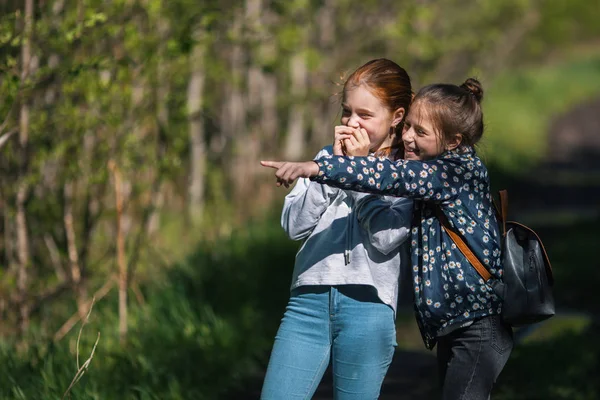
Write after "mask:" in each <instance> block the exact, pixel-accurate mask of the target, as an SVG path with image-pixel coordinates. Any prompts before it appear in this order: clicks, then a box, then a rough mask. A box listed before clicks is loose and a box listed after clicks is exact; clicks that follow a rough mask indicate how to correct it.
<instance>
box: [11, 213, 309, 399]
mask: <svg viewBox="0 0 600 400" xmlns="http://www.w3.org/2000/svg"><path fill="white" fill-rule="evenodd" d="M277 217H278V215H277ZM297 247H298V244H297V243H296V242H292V241H290V240H289V239H288V238H287V237H286V236H285V234H284V233H283V231H282V230H281V228H280V227H279V225H278V223H277V220H276V219H275V217H273V216H272V217H269V218H266V219H265V220H264V221H263V222H256V223H253V224H251V225H249V226H247V227H246V230H245V231H244V232H243V233H242V232H238V233H233V234H231V236H230V237H228V238H225V239H222V240H218V241H210V242H202V243H200V244H198V246H197V247H196V249H195V250H194V251H193V252H192V253H191V254H189V255H188V257H187V258H185V260H183V261H182V262H180V263H177V264H175V265H172V266H170V267H169V268H167V269H164V270H162V271H158V270H157V271H154V276H153V277H152V279H151V280H149V281H147V282H146V283H145V284H143V285H142V287H141V289H142V292H143V295H144V298H145V299H146V301H145V303H144V304H137V303H136V302H135V300H134V299H133V298H132V301H131V302H130V308H129V332H128V339H127V343H126V344H125V345H124V346H121V345H120V344H119V338H118V316H117V309H118V305H117V296H116V292H115V291H113V292H111V293H110V294H109V295H108V296H106V297H105V298H104V299H102V300H100V301H99V302H98V303H97V304H96V305H95V306H94V309H93V311H92V315H91V317H90V322H89V324H88V325H86V326H85V327H84V330H83V335H82V341H81V344H80V352H81V355H80V360H81V361H80V363H82V362H83V361H84V360H85V359H86V358H87V357H88V355H89V352H90V351H91V349H92V347H93V344H94V341H95V340H96V337H97V333H98V332H100V333H101V337H100V341H99V344H98V347H97V350H96V353H95V355H94V358H93V360H92V362H91V365H90V367H89V370H88V371H87V373H86V374H85V375H84V377H83V378H82V379H81V381H80V382H79V383H78V384H77V385H76V386H75V387H74V389H73V391H72V395H73V397H72V398H73V399H201V400H203V399H211V400H212V399H216V398H220V396H222V395H223V393H225V392H227V391H229V390H232V389H233V388H235V387H236V386H237V385H241V384H242V383H243V382H244V379H245V378H246V377H248V376H250V375H253V374H256V372H257V371H260V370H261V369H262V368H263V367H264V364H265V363H266V357H267V355H268V352H269V350H270V347H271V345H272V341H273V338H274V335H275V331H276V329H277V326H278V324H279V320H280V318H281V315H282V313H283V309H284V307H285V304H286V301H287V297H288V295H289V279H290V273H291V269H292V266H293V262H294V256H295V252H296V250H297ZM149 272H150V271H146V273H149ZM67 309H68V308H67ZM69 315H70V311H68V312H67V311H65V313H64V315H56V316H54V317H53V318H54V319H55V322H54V323H55V324H56V326H52V327H47V328H46V329H45V330H46V331H48V332H54V331H55V329H57V327H58V325H59V324H60V323H61V322H62V321H64V320H66V318H68V316H69ZM78 330H79V327H77V328H76V329H73V330H72V331H71V332H70V333H69V334H68V335H67V337H65V339H63V340H62V341H61V342H59V343H56V344H55V343H52V342H51V341H50V340H49V338H48V337H47V336H46V335H44V334H42V333H41V332H42V329H41V328H39V327H32V335H35V336H31V337H29V338H28V341H29V343H30V345H29V347H28V348H26V349H23V350H21V351H17V350H16V348H17V341H16V339H15V340H12V341H9V340H4V341H0V360H2V363H0V399H35V400H39V399H60V398H61V397H62V394H63V393H64V391H65V390H66V388H67V387H68V386H69V384H70V382H71V380H72V378H73V377H74V376H75V373H76V371H77V367H76V340H77V333H78Z"/></svg>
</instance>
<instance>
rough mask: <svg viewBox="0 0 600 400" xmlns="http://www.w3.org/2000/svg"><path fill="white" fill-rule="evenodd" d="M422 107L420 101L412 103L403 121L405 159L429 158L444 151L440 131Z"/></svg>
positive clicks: (422, 159) (423, 159)
mask: <svg viewBox="0 0 600 400" xmlns="http://www.w3.org/2000/svg"><path fill="white" fill-rule="evenodd" d="M424 107H425V105H424V104H423V103H421V102H417V103H416V104H415V103H413V105H412V106H411V108H410V111H409V113H408V115H407V116H406V120H405V121H404V129H403V130H402V142H403V143H404V158H405V159H406V160H421V161H425V160H430V159H432V158H435V157H437V156H439V155H440V154H442V152H443V151H444V148H443V147H442V144H441V140H440V133H439V131H438V129H436V128H435V125H434V124H433V122H432V121H431V119H430V118H429V116H428V114H427V113H426V112H423V111H424Z"/></svg>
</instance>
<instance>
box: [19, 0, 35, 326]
mask: <svg viewBox="0 0 600 400" xmlns="http://www.w3.org/2000/svg"><path fill="white" fill-rule="evenodd" d="M33 7H34V4H33V0H25V13H24V35H23V45H22V48H21V62H22V66H21V83H22V84H24V83H25V81H26V80H27V79H28V78H29V75H30V72H31V62H32V56H31V36H32V32H33ZM28 143H29V101H28V99H24V98H22V99H21V111H20V116H19V144H20V156H21V160H20V162H21V168H20V174H19V175H20V178H21V182H20V183H19V185H18V190H17V214H16V231H17V254H18V260H19V273H18V277H17V290H18V293H19V301H20V306H19V310H20V313H19V314H20V320H21V326H20V328H21V331H25V330H26V329H27V328H28V327H29V305H28V303H27V299H26V297H27V290H28V286H29V282H28V272H29V271H28V269H29V263H30V261H29V259H30V254H29V236H28V232H27V215H26V210H25V201H26V199H27V195H28V193H29V185H28V183H27V181H26V174H27V170H28V160H27V158H28V154H27V153H28Z"/></svg>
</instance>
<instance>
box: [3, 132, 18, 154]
mask: <svg viewBox="0 0 600 400" xmlns="http://www.w3.org/2000/svg"><path fill="white" fill-rule="evenodd" d="M15 133H17V129H13V130H11V131H8V132H6V133H5V134H4V135H2V136H0V149H1V148H2V146H4V145H5V144H6V142H8V139H10V137H11V136H12V135H13V134H15Z"/></svg>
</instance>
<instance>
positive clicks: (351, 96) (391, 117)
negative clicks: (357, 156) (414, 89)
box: [341, 85, 404, 152]
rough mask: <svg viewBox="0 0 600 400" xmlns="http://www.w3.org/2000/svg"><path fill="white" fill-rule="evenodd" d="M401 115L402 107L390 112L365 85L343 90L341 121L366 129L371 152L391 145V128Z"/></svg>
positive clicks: (353, 126) (344, 123) (402, 112)
mask: <svg viewBox="0 0 600 400" xmlns="http://www.w3.org/2000/svg"><path fill="white" fill-rule="evenodd" d="M403 115H404V109H402V108H401V109H399V110H396V112H391V111H390V110H389V109H388V108H386V107H385V105H384V104H383V103H382V102H381V101H380V100H379V99H378V98H377V97H376V96H375V95H373V93H371V91H370V90H369V89H368V87H367V86H365V85H359V86H354V87H350V88H347V89H346V91H345V92H344V100H343V102H342V118H341V123H342V125H346V126H349V127H352V128H359V127H360V128H363V129H364V130H366V131H367V134H368V135H369V140H370V141H371V145H370V148H369V150H370V151H371V152H376V151H378V150H380V149H382V148H384V147H388V146H390V145H391V143H392V133H393V129H391V128H392V127H393V126H395V125H396V124H398V123H399V122H400V121H401V120H402V116H403Z"/></svg>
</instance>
